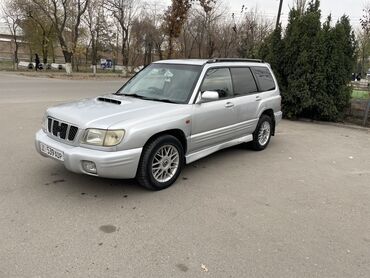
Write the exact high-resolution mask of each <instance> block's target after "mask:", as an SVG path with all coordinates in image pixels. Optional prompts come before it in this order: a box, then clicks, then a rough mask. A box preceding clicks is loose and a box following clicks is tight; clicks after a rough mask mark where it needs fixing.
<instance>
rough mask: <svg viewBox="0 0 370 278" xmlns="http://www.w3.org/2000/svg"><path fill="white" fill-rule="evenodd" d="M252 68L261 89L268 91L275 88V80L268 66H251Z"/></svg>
mask: <svg viewBox="0 0 370 278" xmlns="http://www.w3.org/2000/svg"><path fill="white" fill-rule="evenodd" d="M252 70H253V72H254V75H255V76H256V78H257V80H258V83H259V85H260V87H261V91H270V90H274V89H275V82H274V79H273V78H272V75H271V72H270V70H269V69H268V68H266V67H253V68H252Z"/></svg>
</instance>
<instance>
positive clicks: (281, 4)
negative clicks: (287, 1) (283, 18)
mask: <svg viewBox="0 0 370 278" xmlns="http://www.w3.org/2000/svg"><path fill="white" fill-rule="evenodd" d="M282 8H283V0H280V4H279V11H278V15H277V19H276V27H275V29H277V28H278V27H279V23H280V15H281V9H282Z"/></svg>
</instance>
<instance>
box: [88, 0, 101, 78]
mask: <svg viewBox="0 0 370 278" xmlns="http://www.w3.org/2000/svg"><path fill="white" fill-rule="evenodd" d="M103 4H104V0H91V1H90V2H89V4H88V5H87V13H86V15H85V21H86V24H87V26H88V29H89V33H90V43H89V45H91V65H92V68H93V74H94V75H95V74H96V65H97V59H98V49H99V43H100V36H101V34H102V32H103V30H102V29H103V28H104V25H105V24H104V23H105V19H104V7H103ZM86 52H88V51H86ZM87 54H88V53H86V55H87Z"/></svg>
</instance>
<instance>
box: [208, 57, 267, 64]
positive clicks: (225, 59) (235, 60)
mask: <svg viewBox="0 0 370 278" xmlns="http://www.w3.org/2000/svg"><path fill="white" fill-rule="evenodd" d="M220 62H252V63H263V60H261V59H248V58H213V59H210V60H208V61H207V64H211V63H220Z"/></svg>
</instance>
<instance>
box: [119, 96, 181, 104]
mask: <svg viewBox="0 0 370 278" xmlns="http://www.w3.org/2000/svg"><path fill="white" fill-rule="evenodd" d="M120 95H121V96H128V97H136V98H140V99H144V100H153V101H161V102H167V103H177V102H175V101H172V100H169V99H166V98H151V97H146V96H143V95H138V94H120Z"/></svg>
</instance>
